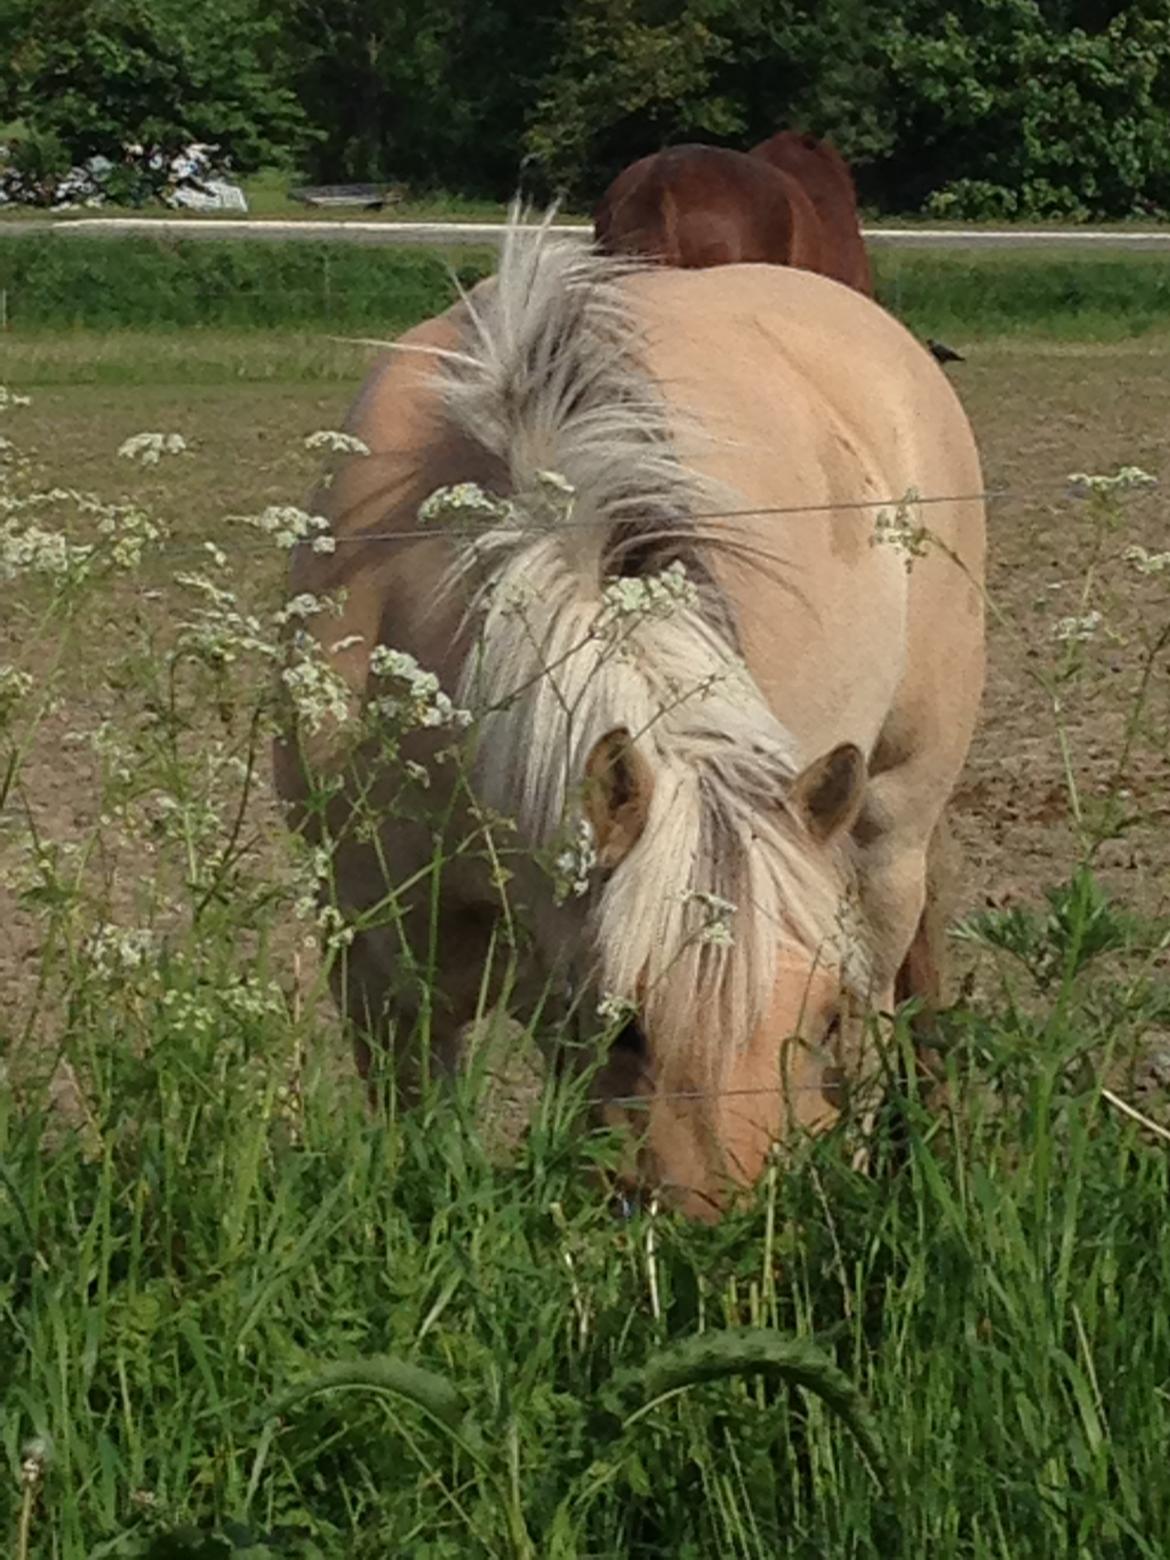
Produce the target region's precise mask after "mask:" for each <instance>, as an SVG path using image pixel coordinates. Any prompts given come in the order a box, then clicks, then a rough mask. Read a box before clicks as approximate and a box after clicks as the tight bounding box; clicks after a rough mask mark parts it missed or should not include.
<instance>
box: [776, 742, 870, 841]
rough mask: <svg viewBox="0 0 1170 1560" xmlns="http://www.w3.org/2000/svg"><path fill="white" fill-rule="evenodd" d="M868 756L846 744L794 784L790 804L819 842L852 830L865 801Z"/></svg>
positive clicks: (802, 775) (809, 769) (822, 757)
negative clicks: (866, 757) (866, 758)
mask: <svg viewBox="0 0 1170 1560" xmlns="http://www.w3.org/2000/svg"><path fill="white" fill-rule="evenodd" d="M865 777H866V769H865V754H864V753H862V751H861V749H860V748H859V747H855V746H854V745H853V743H852V742H842V743H841V744H840V745H839V746H837V747H835V748H832V749H830V751H829V752H828V753H825V754H823V755H822V756H821V757H820V758H815V759H814V760H813V761H812V763H811V764H810V765H809V766H808V768H807V769H805V770H803V771H802V772H801V773H800V774H799V775H797V777H796V779H795V780H794V781H793V782H792V791H791V793H790V795H789V803H790V805H791V806H792V808H793V809H794V810H795V812H796V815H797V817H799V818H800V819H802V820H803V822H804V824H805V827H806V828H807V829H808V831H809V833H810V834H811V835H812V837H813V838H814V839H815V840H821V841H824V840H829V839H831V838H832V837H833V835H834V834H840V833H841V832H842V830H844V829H848V828H851V827H852V825H853V823H854V822H855V820H856V818H857V814H858V813H859V812H860V811H861V804H862V802H863V801H864V800H865Z"/></svg>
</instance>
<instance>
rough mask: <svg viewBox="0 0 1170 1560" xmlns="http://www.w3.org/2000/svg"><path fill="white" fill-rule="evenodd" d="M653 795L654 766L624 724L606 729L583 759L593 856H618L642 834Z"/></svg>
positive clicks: (603, 863)
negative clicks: (640, 751)
mask: <svg viewBox="0 0 1170 1560" xmlns="http://www.w3.org/2000/svg"><path fill="white" fill-rule="evenodd" d="M653 795H654V772H653V770H652V769H651V768H650V765H649V764H648V763H647V762H646V759H645V758H644V757H643V756H642V754H641V753H639V752H638V750H637V748H636V747H635V746H634V744H633V742H632V741H631V740H630V733H629V732H628V731H627V730H626V729H625V727H624V726H619V727H618V728H617V729H616V730H614V731H608V732H606V734H605V736H604V737H602V738H601V739H600V740H599V741H598V742H596V743H595V744H594V746H593V748H592V750H591V751H590V754H589V757H588V758H587V759H586V760H585V816H586V817H587V818H588V820H589V822H590V824H591V825H592V826H593V839H594V843H595V845H596V847H597V862H598V865H599V866H600V867H602V868H603V869H604V870H606V871H610V872H612V870H613V869H614V867H616V866H618V865H619V864H620V863H621V862H623V861H624V860H625V859H626V857H627V856H628V855H629V853H630V851H632V850H633V848H634V846H635V845H636V844H637V843H638V841H639V840H640V839H641V838H642V831H643V830H644V829H645V827H646V820H647V818H648V817H649V816H650V798H651V797H652V796H653Z"/></svg>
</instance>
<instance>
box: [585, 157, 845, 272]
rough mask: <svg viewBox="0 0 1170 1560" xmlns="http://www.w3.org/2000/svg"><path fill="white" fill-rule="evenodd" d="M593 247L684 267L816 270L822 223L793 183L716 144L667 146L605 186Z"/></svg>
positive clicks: (761, 162)
mask: <svg viewBox="0 0 1170 1560" xmlns="http://www.w3.org/2000/svg"><path fill="white" fill-rule="evenodd" d="M594 232H595V235H596V238H597V242H598V245H599V247H600V248H601V249H602V251H603V252H605V253H608V254H636V255H642V256H645V257H647V258H651V259H655V260H661V261H664V262H665V263H666V264H668V265H672V266H677V267H680V268H683V269H705V268H708V267H711V266H716V265H732V264H737V263H751V262H761V263H765V262H766V263H771V264H775V265H802V266H807V267H808V268H809V269H814V270H815V269H820V268H821V266H822V264H823V256H822V254H821V242H820V239H821V235H820V226H819V223H818V220H817V216H816V211H815V209H814V207H813V204H812V202H811V200H810V199H809V198H808V196H807V195H806V193H805V191H804V190H803V188H802V187H801V186H800V184H799V181H797V180H794V179H793V178H791V176H790V175H788V174H786V173H784V172H783V171H782V170H780V169H777V168H773V167H771V166H770V165H769V164H768V163H767V162H766V161H764V160H763V159H760V158H751V157H748V156H747V155H746V154H745V153H742V152H735V151H730V150H728V149H726V148H724V147H718V146H702V145H694V146H691V145H687V146H672V147H668V148H666V149H665V150H664V151H661V152H655V153H654V154H652V155H651V156H649V157H643V158H641V159H639V161H638V162H636V163H632V164H631V165H630V167H628V168H626V169H624V170H623V171H622V172H621V173H620V174H619V175H618V176H617V178H616V179H615V180H614V181H613V183H612V184H611V185H610V187H609V189H608V190H607V191H606V193H605V195H604V196H603V197H602V199H601V201H600V202H599V203H598V206H597V209H596V211H595V214H594Z"/></svg>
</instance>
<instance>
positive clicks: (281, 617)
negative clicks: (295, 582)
mask: <svg viewBox="0 0 1170 1560" xmlns="http://www.w3.org/2000/svg"><path fill="white" fill-rule="evenodd" d="M328 609H329V602H328V601H326V600H325V599H324V598H323V597H321V596H314V595H312V594H311V593H310V592H309V591H302V592H301V594H300V595H299V596H290V597H289V599H288V600H287V601H286V602H285V604H284V606H283V607H281V609H280V610H279V611H278V612H276V613H275V614H274V615H273V621H274V622H275V623H276V625H277V627H278V628H283V627H284V626H285V625H286V624H287V623H304V622H307V621H308V619H309V618H311V617H316V616H317V615H318V614H319V613H321V612H325V611H327V610H328Z"/></svg>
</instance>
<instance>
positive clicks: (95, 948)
mask: <svg viewBox="0 0 1170 1560" xmlns="http://www.w3.org/2000/svg"><path fill="white" fill-rule="evenodd" d="M157 955H158V936H157V934H156V933H155V932H153V931H151V930H150V929H149V927H145V926H141V927H118V926H102V927H99V928H98V930H97V931H96V932H94V933H93V934H92V935H91V936H90V937H88V938H87V939H86V941H85V943H84V945H83V947H82V956H83V958H85V959H86V960H87V962H88V963H89V965H90V966H91V968H92V969H93V971H94V973H95V974H97V975H100V976H102V977H104V978H105V979H107V980H109V979H113V978H115V977H117V976H124V975H133V974H135V973H137V972H138V971H139V970H143V969H145V968H146V967H147V966H148V965H150V964H152V963H153V962H154V960H155V959H156V958H157Z"/></svg>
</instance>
